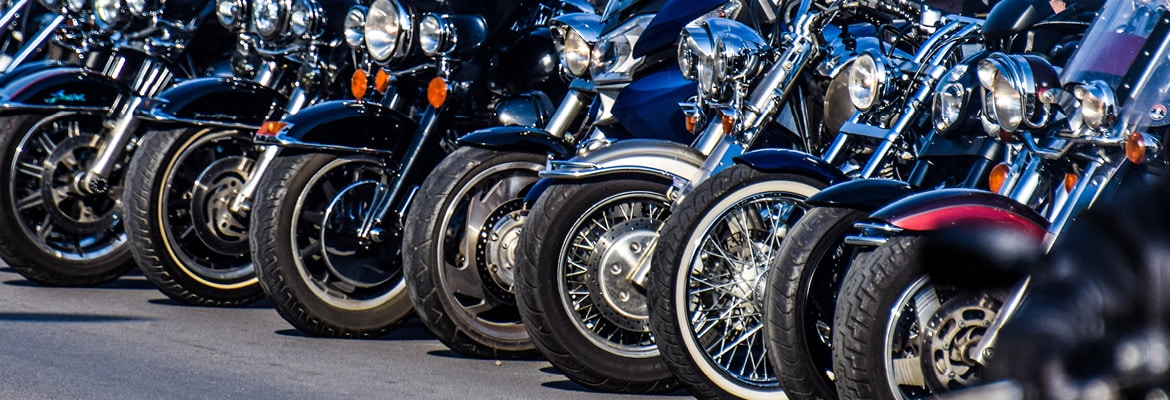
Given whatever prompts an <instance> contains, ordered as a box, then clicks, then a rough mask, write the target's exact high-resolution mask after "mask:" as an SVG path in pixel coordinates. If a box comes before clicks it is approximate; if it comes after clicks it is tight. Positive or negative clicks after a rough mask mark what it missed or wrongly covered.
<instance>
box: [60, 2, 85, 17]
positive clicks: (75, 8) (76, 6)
mask: <svg viewBox="0 0 1170 400" xmlns="http://www.w3.org/2000/svg"><path fill="white" fill-rule="evenodd" d="M54 2H56V1H55V0H54ZM85 3H86V0H66V1H65V8H67V9H69V12H71V13H74V14H77V13H81V12H82V11H85V6H86V5H87V4H85Z"/></svg>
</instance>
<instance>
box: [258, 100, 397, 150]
mask: <svg viewBox="0 0 1170 400" xmlns="http://www.w3.org/2000/svg"><path fill="white" fill-rule="evenodd" d="M283 121H284V122H286V123H287V124H288V125H287V126H285V128H284V129H282V130H281V131H280V132H279V133H278V134H277V136H276V141H277V142H278V143H280V145H282V146H284V147H288V148H307V149H312V150H320V151H330V150H335V151H346V152H357V153H377V154H390V155H394V154H399V153H400V150H401V149H403V148H405V146H407V145H408V144H409V143H410V140H411V138H412V137H413V136H414V135H415V134H416V132H417V131H418V123H416V122H415V121H414V120H413V119H411V118H410V116H407V115H405V114H402V113H400V112H398V111H395V110H392V109H390V108H386V107H384V106H382V105H379V104H375V103H370V102H361V101H352V100H334V101H328V102H324V103H320V104H317V105H314V106H312V107H308V108H305V109H303V110H301V111H300V112H298V113H296V114H294V115H292V116H289V117H287V118H285V119H284V120H283Z"/></svg>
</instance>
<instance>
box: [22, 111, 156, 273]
mask: <svg viewBox="0 0 1170 400" xmlns="http://www.w3.org/2000/svg"><path fill="white" fill-rule="evenodd" d="M0 132H4V134H3V135H0V151H3V152H4V153H3V154H2V155H0V187H3V191H4V193H3V195H0V226H2V227H4V229H0V257H3V259H4V261H5V262H6V263H8V265H9V266H10V267H12V269H13V270H15V271H16V272H17V273H19V274H20V275H21V276H23V277H25V278H26V279H28V280H31V281H33V282H36V283H39V284H42V285H46V286H95V285H100V284H103V283H106V282H109V281H112V280H114V279H117V278H118V277H120V276H122V275H123V274H125V273H126V271H129V270H130V269H131V268H133V267H134V264H133V263H132V261H133V260H132V259H131V256H130V250H129V246H128V245H127V240H126V232H125V230H124V226H123V225H122V221H121V219H120V217H119V216H118V213H120V212H121V210H120V206H119V204H118V193H119V190H121V188H120V186H121V174H122V172H123V167H124V165H125V163H124V161H125V160H119V161H118V162H117V163H115V165H114V169H113V171H112V172H111V179H110V181H111V182H116V186H115V187H112V188H109V190H107V191H105V192H102V193H96V194H85V195H82V194H80V193H78V190H76V189H74V188H76V187H77V185H76V184H75V181H76V179H73V177H76V176H80V174H81V173H82V172H83V171H85V169H86V168H87V167H88V161H89V160H92V158H93V156H94V154H96V152H97V148H98V147H99V146H100V144H101V140H102V135H103V134H104V129H103V128H102V118H101V116H100V115H96V116H95V115H85V114H78V113H69V112H61V113H56V114H51V115H12V116H5V117H0ZM14 167H15V168H14Z"/></svg>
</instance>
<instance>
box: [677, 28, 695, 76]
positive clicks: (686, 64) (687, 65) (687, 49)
mask: <svg viewBox="0 0 1170 400" xmlns="http://www.w3.org/2000/svg"><path fill="white" fill-rule="evenodd" d="M696 46H698V44H696V43H695V38H693V37H691V35H688V34H686V32H685V31H684V32H683V39H682V40H680V41H679V42H678V69H679V70H680V71H682V75H683V78H686V80H689V81H693V80H695V79H699V71H697V70H696V68H698V66H699V54H698V53H697V52H696V51H695V47H696Z"/></svg>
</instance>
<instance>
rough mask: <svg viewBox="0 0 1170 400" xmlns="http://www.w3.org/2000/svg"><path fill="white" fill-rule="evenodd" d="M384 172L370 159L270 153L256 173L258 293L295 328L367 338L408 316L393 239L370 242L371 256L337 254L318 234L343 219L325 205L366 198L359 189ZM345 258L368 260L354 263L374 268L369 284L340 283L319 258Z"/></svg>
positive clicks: (254, 252) (254, 228) (254, 251)
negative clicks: (261, 170) (258, 178)
mask: <svg viewBox="0 0 1170 400" xmlns="http://www.w3.org/2000/svg"><path fill="white" fill-rule="evenodd" d="M386 176H387V174H386V173H385V171H382V170H381V163H380V162H379V160H377V159H373V158H369V157H364V156H356V155H352V156H337V155H333V154H319V153H318V154H300V155H289V156H281V157H277V158H276V159H275V160H274V161H273V163H272V164H270V167H269V170H268V171H267V172H266V173H265V174H264V177H263V178H262V180H261V181H260V186H259V191H258V192H257V196H256V199H255V200H254V205H253V209H252V221H251V227H252V230H251V242H252V260H253V263H254V264H255V267H256V277H257V278H258V279H259V281H260V287H261V288H263V289H264V293H265V295H266V296H267V297H268V299H269V300H270V301H271V302H272V303H273V306H274V307H275V308H276V311H277V312H278V313H279V314H280V316H281V317H283V318H284V319H285V320H286V321H288V322H289V323H290V324H291V325H292V326H293V327H295V328H297V329H298V330H300V331H302V332H304V333H306V334H308V335H311V336H317V337H332V338H373V337H379V336H384V335H386V334H388V333H390V331H392V330H393V329H394V328H395V327H397V326H398V325H399V324H401V323H402V322H403V321H405V320H406V318H408V317H409V316H410V315H411V313H412V308H411V303H410V297H409V296H408V295H407V293H406V288H405V280H404V279H403V276H402V271H401V253H400V252H398V251H397V250H396V249H395V247H394V245H395V244H397V243H396V242H395V241H400V240H401V238H400V237H398V238H395V237H391V238H390V239H391V240H389V241H387V242H385V243H379V244H375V245H373V246H372V248H373V252H372V253H371V252H368V251H365V252H355V251H344V249H338V248H335V247H333V245H334V243H328V244H327V243H322V242H321V239H320V238H323V237H326V236H325V233H326V231H327V230H329V229H332V228H331V225H330V224H331V223H333V222H335V221H334V220H331V219H330V218H342V219H343V218H344V217H345V215H343V214H332V211H333V210H332V209H331V205H339V204H342V203H344V202H339V201H338V200H339V199H338V197H337V196H351V195H352V196H356V197H354V198H348V197H347V198H342V199H341V200H351V199H352V200H359V201H360V200H362V199H364V200H369V198H370V197H372V196H365V195H369V194H371V193H370V192H368V191H366V192H361V191H362V190H367V189H370V188H372V187H373V186H371V185H376V184H378V183H379V182H380V183H384V179H386ZM317 185H321V186H317ZM329 192H333V193H329ZM350 205H352V204H350ZM360 205H364V206H369V204H368V202H365V203H362V204H360ZM346 232H352V230H346ZM329 233H331V234H337V233H339V232H336V231H329ZM331 237H332V236H331ZM339 244H342V245H344V244H343V243H339ZM371 254H372V255H371ZM347 255H348V256H354V257H362V256H371V257H373V259H372V260H369V259H367V260H356V262H358V263H359V264H360V265H359V266H360V267H362V268H361V269H362V270H365V271H369V272H372V273H375V274H376V275H375V276H373V278H376V281H374V282H372V283H373V284H370V282H357V283H359V284H361V285H362V286H357V285H354V284H352V283H348V282H345V281H344V280H342V279H341V277H340V276H338V275H337V271H335V270H333V267H332V266H331V264H329V265H327V264H326V262H327V261H328V262H330V263H331V262H333V261H335V260H332V259H328V260H327V259H326V257H331V256H337V257H343V256H347ZM336 261H354V260H336ZM387 267H389V268H387Z"/></svg>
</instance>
